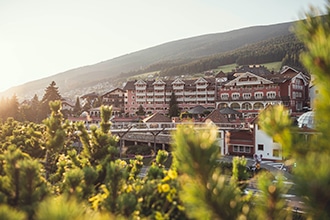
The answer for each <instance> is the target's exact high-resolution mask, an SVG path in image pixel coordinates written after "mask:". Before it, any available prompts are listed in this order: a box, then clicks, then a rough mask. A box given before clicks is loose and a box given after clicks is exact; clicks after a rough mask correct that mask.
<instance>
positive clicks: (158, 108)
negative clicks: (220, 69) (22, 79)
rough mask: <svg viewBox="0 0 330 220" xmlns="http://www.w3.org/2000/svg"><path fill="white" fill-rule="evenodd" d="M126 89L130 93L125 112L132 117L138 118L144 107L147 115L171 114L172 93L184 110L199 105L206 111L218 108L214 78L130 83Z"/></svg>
mask: <svg viewBox="0 0 330 220" xmlns="http://www.w3.org/2000/svg"><path fill="white" fill-rule="evenodd" d="M123 90H125V92H126V97H125V113H127V114H130V115H134V114H135V113H136V112H137V111H138V108H139V106H140V105H142V106H143V108H144V110H145V111H146V112H147V114H151V113H155V112H159V113H163V114H167V113H168V108H169V101H170V98H171V94H172V92H174V94H175V95H176V99H177V102H178V106H179V108H180V110H181V111H186V110H189V109H191V108H192V107H194V106H196V105H203V106H204V107H205V108H208V107H210V108H214V106H215V94H216V92H215V91H216V88H215V80H214V78H203V77H201V78H198V79H194V80H191V79H190V80H182V79H179V78H178V79H175V80H161V79H157V80H152V81H150V80H147V81H145V80H137V81H128V82H127V83H126V85H125V86H124V88H123Z"/></svg>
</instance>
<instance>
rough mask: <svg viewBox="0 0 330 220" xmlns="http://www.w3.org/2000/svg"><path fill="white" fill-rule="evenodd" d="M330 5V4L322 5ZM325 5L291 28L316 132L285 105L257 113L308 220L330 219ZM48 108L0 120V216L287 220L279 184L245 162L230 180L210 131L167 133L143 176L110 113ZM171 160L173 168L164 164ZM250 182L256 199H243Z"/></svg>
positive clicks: (328, 20)
mask: <svg viewBox="0 0 330 220" xmlns="http://www.w3.org/2000/svg"><path fill="white" fill-rule="evenodd" d="M328 3H329V2H328ZM329 6H330V3H329V4H328V8H327V10H328V11H327V14H326V15H325V16H322V17H315V16H313V15H314V14H309V15H308V16H307V19H306V20H303V21H301V22H299V23H298V25H297V27H296V33H297V36H298V37H299V38H300V39H301V41H302V42H303V43H304V44H305V45H306V51H305V52H304V53H303V54H302V60H303V62H304V64H305V65H306V68H307V69H309V70H310V71H311V73H312V74H313V77H314V79H315V84H316V85H317V88H318V89H319V91H320V94H319V97H318V99H317V101H316V103H315V106H316V108H315V112H316V116H315V117H316V118H315V121H316V122H317V123H316V128H315V131H314V132H313V133H308V134H307V133H302V132H301V131H300V130H298V129H297V128H295V127H293V124H292V122H291V120H290V119H289V114H288V112H287V111H286V109H285V108H284V107H283V106H271V107H269V108H267V109H266V110H264V111H263V112H261V114H260V117H259V120H258V121H259V123H260V126H261V127H262V128H263V129H264V130H265V131H266V132H267V133H268V134H269V135H272V136H273V137H274V140H275V141H277V142H279V143H280V144H281V145H282V147H283V155H284V156H285V157H287V158H289V159H290V161H291V163H292V164H296V165H297V166H296V167H295V169H294V171H293V172H294V173H293V174H294V175H293V176H294V183H295V187H296V190H297V193H298V196H300V198H302V199H303V200H304V211H305V214H304V216H303V217H304V218H305V219H330V169H329V167H328V162H329V161H330V147H329V144H328V139H329V137H330V129H329V128H330V116H329V114H328V113H329V112H330V102H329V100H330V85H329V84H330V35H329V34H328V33H329V29H330V8H329ZM60 106H61V103H60V102H58V101H54V102H50V109H51V110H52V113H51V115H50V116H49V117H48V118H47V119H46V120H44V121H43V123H41V124H34V123H22V122H17V121H15V120H13V119H11V118H8V119H7V120H6V121H4V122H1V124H0V144H1V148H0V218H1V219H100V220H101V219H158V220H161V219H242V220H243V219H260V220H261V219H262V220H264V219H281V220H282V219H294V218H295V216H294V212H292V211H293V210H291V208H290V206H288V205H287V203H286V200H285V198H284V197H283V195H284V194H285V193H286V192H287V190H288V189H287V188H286V185H285V184H284V182H283V181H284V179H283V178H281V177H279V178H278V179H277V181H273V180H274V179H273V178H272V176H270V175H267V173H263V172H261V173H259V174H258V175H257V176H255V177H254V178H253V179H250V177H249V175H248V174H247V170H246V160H245V159H244V158H238V157H235V158H234V159H233V161H232V171H231V172H230V175H228V172H225V171H224V170H225V169H223V167H221V166H219V158H220V157H221V156H220V151H219V150H220V149H219V145H218V139H217V138H218V137H217V134H218V131H217V128H216V127H215V126H213V125H211V124H206V125H205V126H202V127H195V126H194V125H193V124H185V125H180V126H178V127H177V130H176V131H175V132H174V133H173V134H172V135H173V143H172V152H171V154H170V153H169V152H166V151H162V150H160V151H158V153H157V155H156V157H155V158H154V160H153V162H152V163H151V165H150V166H149V167H148V169H147V171H145V172H144V173H141V171H142V170H143V169H142V168H144V167H143V162H142V161H143V157H142V156H136V157H135V158H134V159H130V160H122V159H121V158H120V155H121V154H120V153H121V152H119V148H118V147H117V143H118V137H117V136H115V135H112V134H111V132H110V123H109V118H110V116H111V107H108V106H103V107H102V110H101V115H102V119H103V120H102V123H101V125H100V127H99V128H97V127H92V128H91V130H90V131H87V130H86V128H85V126H84V125H83V124H80V123H77V124H70V123H68V122H67V121H65V120H64V118H63V115H62V114H61V112H60ZM169 157H173V158H172V159H173V162H172V165H171V167H169V168H167V167H165V165H164V164H165V162H166V161H167V159H168V158H169ZM251 181H255V182H256V187H257V189H258V191H259V193H258V194H256V195H255V194H253V193H251V192H248V193H246V186H247V185H248V184H250V183H251Z"/></svg>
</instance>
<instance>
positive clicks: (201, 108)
mask: <svg viewBox="0 0 330 220" xmlns="http://www.w3.org/2000/svg"><path fill="white" fill-rule="evenodd" d="M205 111H208V109H207V108H205V107H204V106H202V105H196V106H195V107H193V108H191V109H189V111H188V113H190V114H202V113H204V112H205Z"/></svg>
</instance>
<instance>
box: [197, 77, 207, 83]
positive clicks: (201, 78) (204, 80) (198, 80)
mask: <svg viewBox="0 0 330 220" xmlns="http://www.w3.org/2000/svg"><path fill="white" fill-rule="evenodd" d="M199 82H203V83H206V82H208V81H207V80H206V79H204V78H203V77H200V78H198V79H197V80H196V81H195V83H199Z"/></svg>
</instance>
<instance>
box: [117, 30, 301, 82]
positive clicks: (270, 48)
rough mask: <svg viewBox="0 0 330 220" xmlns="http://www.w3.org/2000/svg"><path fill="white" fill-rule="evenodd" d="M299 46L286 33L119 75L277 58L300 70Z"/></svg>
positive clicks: (165, 73)
mask: <svg viewBox="0 0 330 220" xmlns="http://www.w3.org/2000/svg"><path fill="white" fill-rule="evenodd" d="M303 48H304V46H303V44H302V43H301V42H300V41H298V39H297V38H296V37H295V35H294V34H289V35H285V36H280V37H275V38H271V39H269V40H264V41H261V42H258V43H255V44H249V45H245V46H243V47H240V48H238V49H235V50H232V51H228V52H225V53H220V54H216V55H212V56H207V57H204V58H200V59H190V60H178V61H168V62H165V61H163V62H159V63H156V64H152V65H150V66H148V67H147V68H145V69H140V70H138V71H131V72H128V73H123V74H121V77H128V76H134V75H137V74H141V73H144V72H153V71H157V70H158V71H160V72H161V75H162V76H175V75H181V74H193V73H201V72H203V71H207V70H211V69H216V68H218V67H219V66H223V65H228V64H237V65H249V64H261V63H270V62H279V61H280V62H282V65H289V66H291V67H294V68H296V69H299V70H302V71H303V67H302V65H301V63H300V62H299V59H298V58H299V53H300V52H301V51H302V50H303Z"/></svg>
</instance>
